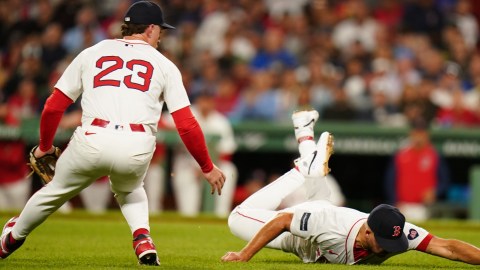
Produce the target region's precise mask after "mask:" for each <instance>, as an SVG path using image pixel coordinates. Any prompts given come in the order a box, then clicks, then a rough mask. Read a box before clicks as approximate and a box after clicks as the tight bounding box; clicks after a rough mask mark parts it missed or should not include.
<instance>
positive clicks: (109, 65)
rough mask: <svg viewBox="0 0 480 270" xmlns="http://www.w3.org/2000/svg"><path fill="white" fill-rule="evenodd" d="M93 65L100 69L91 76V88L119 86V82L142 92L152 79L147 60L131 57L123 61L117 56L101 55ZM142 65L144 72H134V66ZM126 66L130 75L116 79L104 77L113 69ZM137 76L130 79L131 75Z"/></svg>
mask: <svg viewBox="0 0 480 270" xmlns="http://www.w3.org/2000/svg"><path fill="white" fill-rule="evenodd" d="M95 66H96V67H97V68H99V69H101V71H100V72H99V73H98V74H97V75H95V76H94V77H93V88H97V87H101V86H115V87H119V86H120V85H121V83H122V82H123V84H125V86H126V87H127V88H130V89H135V90H139V91H142V92H145V91H148V89H149V87H150V82H151V81H152V74H153V66H152V64H150V63H149V62H147V61H144V60H139V59H132V60H129V61H127V62H125V61H124V60H123V59H122V58H120V57H119V56H102V57H100V58H99V59H98V60H97V62H96V63H95ZM139 66H140V67H142V69H143V70H144V72H141V71H138V72H135V67H137V68H138V67H139ZM123 68H127V69H129V70H131V71H132V72H131V74H130V75H126V76H124V77H123V78H118V79H105V78H104V77H105V76H107V75H109V74H111V73H112V72H114V71H115V70H119V69H123ZM133 76H135V78H138V79H137V80H135V81H136V82H133V81H132V77H133Z"/></svg>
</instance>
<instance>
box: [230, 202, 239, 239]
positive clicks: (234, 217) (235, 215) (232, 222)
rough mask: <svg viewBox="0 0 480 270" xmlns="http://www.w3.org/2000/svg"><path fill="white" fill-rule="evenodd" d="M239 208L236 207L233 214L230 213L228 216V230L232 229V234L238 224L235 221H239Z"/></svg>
mask: <svg viewBox="0 0 480 270" xmlns="http://www.w3.org/2000/svg"><path fill="white" fill-rule="evenodd" d="M237 208H238V207H235V209H233V210H232V212H230V215H229V216H228V228H230V231H231V232H232V233H233V231H234V228H235V224H236V223H237V222H235V221H236V220H237V219H238V212H237Z"/></svg>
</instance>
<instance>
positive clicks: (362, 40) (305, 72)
mask: <svg viewBox="0 0 480 270" xmlns="http://www.w3.org/2000/svg"><path fill="white" fill-rule="evenodd" d="M158 2H159V4H160V5H161V6H162V7H163V9H164V13H165V17H166V21H167V22H169V23H171V24H172V25H175V26H176V28H177V29H176V30H172V31H166V32H165V36H164V37H163V40H162V43H161V47H162V48H161V51H162V52H163V53H164V54H165V55H166V56H167V57H168V58H170V59H171V60H172V61H174V62H175V63H176V64H177V65H178V66H179V67H180V68H181V71H182V74H183V79H184V84H185V86H186V89H187V91H188V93H189V95H190V97H191V98H192V100H194V99H195V97H196V96H197V95H199V94H200V93H202V92H209V93H210V94H212V95H214V96H215V99H216V109H217V110H218V111H219V112H221V113H223V114H224V115H226V116H227V117H228V118H229V120H230V121H231V122H232V123H238V122H242V121H248V120H264V121H289V119H290V115H291V113H292V111H294V110H296V109H300V108H302V107H313V108H315V109H317V110H318V111H319V112H320V113H321V119H324V120H335V121H366V122H374V123H379V124H385V125H405V124H406V123H408V121H409V120H410V119H412V118H416V117H418V116H419V115H420V116H422V117H424V118H426V120H427V121H428V122H429V123H431V124H434V125H437V126H441V127H456V126H467V127H469V126H480V120H479V119H480V106H479V104H480V101H479V100H480V98H479V96H480V92H479V91H480V90H479V88H478V87H477V86H478V85H479V81H478V80H480V79H479V78H480V54H479V53H478V50H477V47H478V46H477V43H478V42H477V41H478V32H479V31H478V20H477V18H476V16H475V14H476V13H475V12H478V11H479V10H480V4H478V3H477V2H476V1H470V0H420V1H407V0H404V1H401V0H383V1H380V0H339V1H328V0H296V1H291V0H263V1H257V0H239V1H232V0H189V1H183V0H163V1H158ZM131 3H132V0H105V1H87V0H70V1H61V0H36V1H31V0H5V1H2V2H1V3H0V31H1V35H2V39H1V40H0V50H1V51H0V53H1V54H0V60H1V61H0V90H1V91H0V104H1V106H0V119H2V120H3V122H4V123H6V124H9V125H18V124H19V123H20V122H21V119H23V118H28V117H30V116H33V115H37V114H38V113H39V112H40V111H41V108H42V100H44V99H45V97H46V96H48V94H49V93H50V91H51V88H52V83H54V82H55V81H56V79H57V78H58V76H59V74H61V73H62V72H63V70H64V68H65V66H66V64H68V63H69V61H71V59H72V58H73V57H74V56H75V55H76V54H77V53H78V52H80V51H81V50H82V49H84V48H86V47H88V46H91V45H93V44H95V43H96V42H98V41H100V40H102V39H104V38H117V37H120V25H121V24H122V22H123V15H124V13H125V11H126V9H127V8H128V6H129V5H130V4H131Z"/></svg>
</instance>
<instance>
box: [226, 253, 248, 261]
mask: <svg viewBox="0 0 480 270" xmlns="http://www.w3.org/2000/svg"><path fill="white" fill-rule="evenodd" d="M246 261H248V260H247V259H246V258H244V257H243V256H242V255H241V253H240V252H231V251H230V252H227V253H226V254H225V255H223V257H222V262H246Z"/></svg>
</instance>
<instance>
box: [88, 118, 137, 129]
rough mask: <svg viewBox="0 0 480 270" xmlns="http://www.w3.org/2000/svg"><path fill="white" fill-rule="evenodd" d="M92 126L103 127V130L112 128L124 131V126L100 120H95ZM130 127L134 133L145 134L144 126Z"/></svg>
mask: <svg viewBox="0 0 480 270" xmlns="http://www.w3.org/2000/svg"><path fill="white" fill-rule="evenodd" d="M91 125H92V126H95V127H102V128H107V127H111V128H113V129H116V130H123V128H124V126H123V125H110V121H107V120H103V119H99V118H95V119H93V121H92V123H91ZM128 125H129V126H130V130H131V131H132V132H145V127H144V126H143V124H128Z"/></svg>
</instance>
